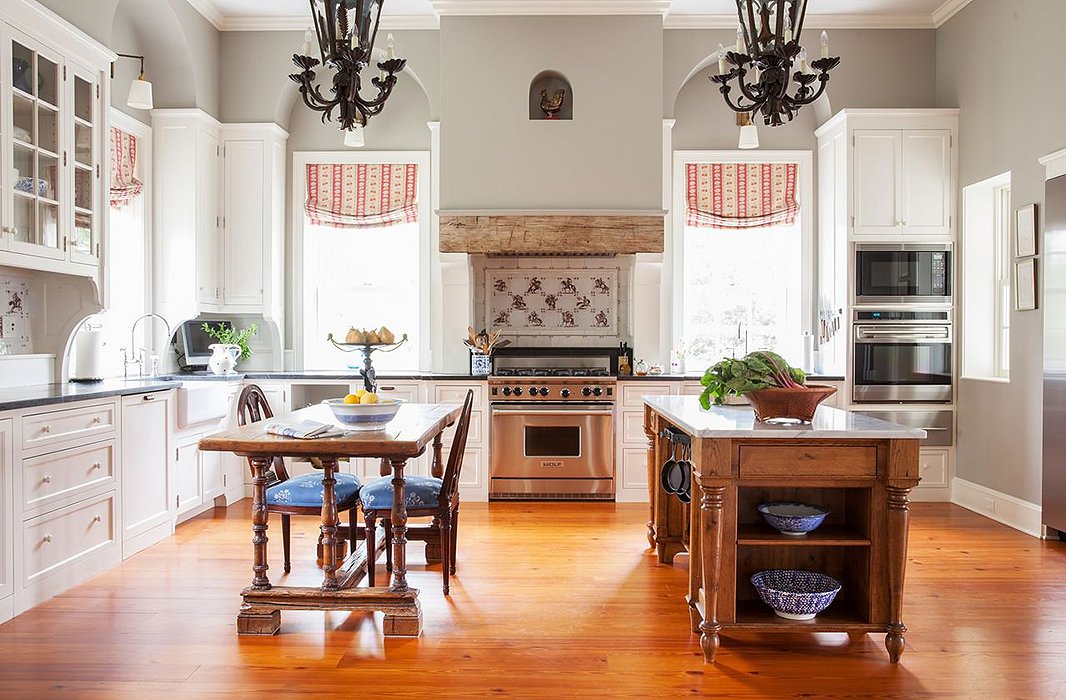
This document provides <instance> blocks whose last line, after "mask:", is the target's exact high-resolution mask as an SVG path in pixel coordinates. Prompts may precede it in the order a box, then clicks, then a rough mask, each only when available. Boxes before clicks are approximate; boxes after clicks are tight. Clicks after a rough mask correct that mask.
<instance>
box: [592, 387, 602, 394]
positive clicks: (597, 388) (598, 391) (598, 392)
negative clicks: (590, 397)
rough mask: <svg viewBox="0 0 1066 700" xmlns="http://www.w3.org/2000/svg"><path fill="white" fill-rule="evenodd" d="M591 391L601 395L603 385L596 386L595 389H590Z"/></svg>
mask: <svg viewBox="0 0 1066 700" xmlns="http://www.w3.org/2000/svg"><path fill="white" fill-rule="evenodd" d="M592 393H593V394H595V395H596V396H602V395H603V387H596V388H595V389H593V390H592Z"/></svg>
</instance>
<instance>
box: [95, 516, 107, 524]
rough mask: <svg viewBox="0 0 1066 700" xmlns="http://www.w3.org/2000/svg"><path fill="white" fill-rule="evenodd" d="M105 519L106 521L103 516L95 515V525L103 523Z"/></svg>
mask: <svg viewBox="0 0 1066 700" xmlns="http://www.w3.org/2000/svg"><path fill="white" fill-rule="evenodd" d="M103 519H104V518H103V516H101V515H94V516H93V523H98V522H101V521H102V520H103Z"/></svg>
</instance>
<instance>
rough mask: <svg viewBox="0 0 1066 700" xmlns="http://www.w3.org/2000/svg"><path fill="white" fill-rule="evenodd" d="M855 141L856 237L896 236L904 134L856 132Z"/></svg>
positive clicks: (896, 131)
mask: <svg viewBox="0 0 1066 700" xmlns="http://www.w3.org/2000/svg"><path fill="white" fill-rule="evenodd" d="M853 138H854V144H855V145H854V148H853V157H854V172H853V183H852V184H853V186H854V187H853V192H852V211H853V216H854V224H853V226H852V228H853V229H854V235H856V236H884V235H897V234H898V233H899V226H900V223H901V217H900V216H899V211H900V172H901V161H902V159H903V132H902V131H898V130H887V131H886V130H857V131H855V134H854V137H853Z"/></svg>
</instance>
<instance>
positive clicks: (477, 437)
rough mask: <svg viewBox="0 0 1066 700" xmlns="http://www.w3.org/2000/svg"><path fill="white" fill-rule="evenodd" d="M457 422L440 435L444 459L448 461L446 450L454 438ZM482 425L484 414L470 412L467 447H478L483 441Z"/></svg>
mask: <svg viewBox="0 0 1066 700" xmlns="http://www.w3.org/2000/svg"><path fill="white" fill-rule="evenodd" d="M458 425H459V421H455V425H452V426H449V427H447V428H445V429H444V433H443V434H442V435H441V441H442V442H443V443H444V459H445V460H447V459H448V450H449V449H450V448H451V445H452V438H454V437H455V429H456V427H458ZM484 425H485V414H484V413H482V412H481V411H471V412H470V431H469V432H468V433H467V434H466V444H467V445H480V444H481V442H482V440H483V439H484Z"/></svg>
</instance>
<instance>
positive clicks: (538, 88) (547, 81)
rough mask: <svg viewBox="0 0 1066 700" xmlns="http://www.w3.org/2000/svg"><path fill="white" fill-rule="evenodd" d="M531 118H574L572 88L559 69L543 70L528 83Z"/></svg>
mask: <svg viewBox="0 0 1066 700" xmlns="http://www.w3.org/2000/svg"><path fill="white" fill-rule="evenodd" d="M529 118H530V119H531V120H537V119H540V120H570V119H573V118H574V90H573V88H571V86H570V81H569V80H567V79H566V76H565V75H563V74H562V73H560V72H559V71H554V70H544V71H541V72H540V73H537V74H536V75H535V76H534V77H533V80H532V81H531V82H530V83H529Z"/></svg>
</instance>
